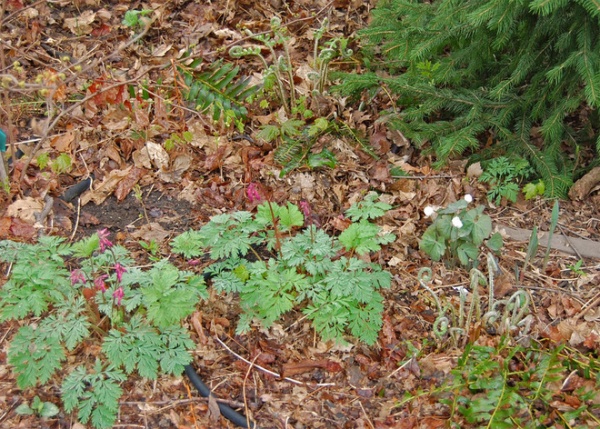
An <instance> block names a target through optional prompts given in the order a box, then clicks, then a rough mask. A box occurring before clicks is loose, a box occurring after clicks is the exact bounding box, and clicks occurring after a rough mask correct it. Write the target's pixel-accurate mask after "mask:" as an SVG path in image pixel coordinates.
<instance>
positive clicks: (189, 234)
mask: <svg viewBox="0 0 600 429" xmlns="http://www.w3.org/2000/svg"><path fill="white" fill-rule="evenodd" d="M171 247H172V248H173V252H175V253H179V254H181V255H183V256H184V257H186V258H188V259H189V258H195V257H197V256H200V255H202V254H203V253H204V244H203V243H202V235H201V234H200V233H199V232H198V231H192V230H190V231H186V232H184V233H182V234H180V235H178V236H177V237H175V238H174V239H173V240H172V241H171Z"/></svg>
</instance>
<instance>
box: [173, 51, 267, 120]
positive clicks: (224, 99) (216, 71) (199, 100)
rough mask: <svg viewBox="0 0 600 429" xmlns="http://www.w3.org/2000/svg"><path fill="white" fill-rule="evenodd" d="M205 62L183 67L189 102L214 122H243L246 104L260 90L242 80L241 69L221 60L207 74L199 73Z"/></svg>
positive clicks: (209, 68)
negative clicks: (208, 114)
mask: <svg viewBox="0 0 600 429" xmlns="http://www.w3.org/2000/svg"><path fill="white" fill-rule="evenodd" d="M201 64H202V60H201V59H196V60H194V61H192V62H191V64H189V65H188V66H185V67H184V66H181V67H179V72H180V73H181V74H182V76H183V79H184V81H185V84H186V86H187V90H186V91H185V93H184V96H185V99H186V100H188V101H190V102H192V103H194V106H195V108H196V110H199V111H202V112H208V113H210V114H211V115H212V119H213V120H214V121H219V120H221V119H222V118H224V119H225V120H240V119H241V120H243V119H245V118H246V116H247V115H248V109H247V108H246V104H247V102H248V101H249V100H251V99H252V96H253V95H254V94H256V93H257V92H258V90H259V89H260V87H259V86H257V85H249V84H250V80H249V79H248V78H241V77H239V76H238V75H239V73H240V68H239V67H234V66H233V65H232V64H230V63H224V62H223V61H217V62H215V63H214V64H212V65H211V66H210V67H208V69H206V70H205V71H199V69H200V66H201Z"/></svg>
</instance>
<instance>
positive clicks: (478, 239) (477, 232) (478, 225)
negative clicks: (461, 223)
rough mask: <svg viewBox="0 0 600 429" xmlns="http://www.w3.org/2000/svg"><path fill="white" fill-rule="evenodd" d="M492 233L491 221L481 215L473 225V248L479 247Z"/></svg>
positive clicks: (486, 216)
mask: <svg viewBox="0 0 600 429" xmlns="http://www.w3.org/2000/svg"><path fill="white" fill-rule="evenodd" d="M491 233H492V219H491V218H490V217H489V216H488V215H481V216H479V218H478V219H476V220H475V222H474V223H473V231H472V239H473V244H474V245H475V246H479V245H481V243H483V240H486V239H487V238H488V237H489V236H490V234H491Z"/></svg>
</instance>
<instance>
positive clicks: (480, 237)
mask: <svg viewBox="0 0 600 429" xmlns="http://www.w3.org/2000/svg"><path fill="white" fill-rule="evenodd" d="M471 201H472V197H471V196H470V195H468V194H467V195H466V196H465V198H464V199H461V200H459V201H456V202H454V203H452V204H450V205H449V206H448V207H447V208H445V209H440V210H437V213H436V212H435V210H434V209H433V208H432V207H427V208H426V209H425V214H426V215H427V216H432V215H434V213H435V214H436V218H435V220H434V221H433V223H432V224H431V225H430V226H429V227H428V228H427V230H426V231H425V232H424V233H423V237H421V240H420V241H419V248H420V249H421V250H423V251H424V252H426V253H427V254H428V255H429V257H430V258H431V259H433V260H434V261H439V260H441V259H443V260H444V262H446V263H447V264H450V265H454V264H456V263H457V262H460V264H461V265H463V266H464V267H470V266H473V265H476V264H477V260H478V258H479V253H480V247H481V245H482V244H484V242H485V244H486V246H487V247H488V248H489V249H490V250H492V251H494V252H497V251H499V250H500V248H501V247H502V244H503V243H502V236H501V235H500V234H499V233H497V232H496V233H494V234H492V220H491V218H490V217H489V216H488V215H485V214H483V210H484V207H483V206H477V207H475V208H472V209H467V208H468V205H469V203H470V202H471Z"/></svg>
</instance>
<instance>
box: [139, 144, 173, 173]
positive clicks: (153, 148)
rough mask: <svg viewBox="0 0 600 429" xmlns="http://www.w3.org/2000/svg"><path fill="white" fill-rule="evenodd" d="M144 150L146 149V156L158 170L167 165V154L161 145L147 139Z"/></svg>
mask: <svg viewBox="0 0 600 429" xmlns="http://www.w3.org/2000/svg"><path fill="white" fill-rule="evenodd" d="M142 150H143V149H142ZM146 150H147V151H148V157H149V158H150V160H151V161H152V164H154V166H155V167H156V168H157V169H159V170H160V169H162V168H167V167H168V166H169V154H168V153H167V151H166V150H165V148H164V147H162V145H160V144H158V143H154V142H151V141H147V142H146Z"/></svg>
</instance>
